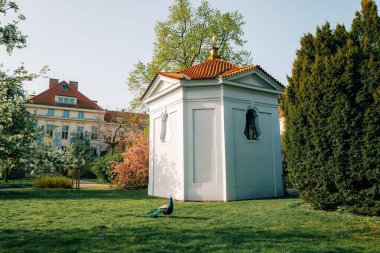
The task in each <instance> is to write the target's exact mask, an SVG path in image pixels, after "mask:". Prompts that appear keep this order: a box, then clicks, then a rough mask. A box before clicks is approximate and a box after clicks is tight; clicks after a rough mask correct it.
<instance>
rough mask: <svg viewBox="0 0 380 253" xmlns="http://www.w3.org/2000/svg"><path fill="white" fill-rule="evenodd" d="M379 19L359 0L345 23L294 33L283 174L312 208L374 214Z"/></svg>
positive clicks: (378, 160)
mask: <svg viewBox="0 0 380 253" xmlns="http://www.w3.org/2000/svg"><path fill="white" fill-rule="evenodd" d="M379 69H380V18H379V16H378V14H377V8H376V5H375V3H374V2H373V1H371V0H363V1H362V11H361V13H359V12H357V13H356V17H355V19H354V21H353V24H352V28H351V30H350V31H347V30H346V29H345V27H344V26H342V25H338V26H337V27H336V28H335V30H334V31H331V29H330V26H329V24H328V23H326V24H325V25H324V26H323V27H321V28H320V27H318V28H317V31H316V35H315V36H314V35H312V34H307V35H305V36H304V37H303V38H302V39H301V48H300V50H298V51H297V58H296V60H295V62H294V65H293V71H292V77H290V78H288V79H289V86H288V88H287V89H286V92H285V97H284V102H283V109H284V113H285V119H286V130H285V154H286V162H287V166H288V171H289V175H290V177H291V178H292V180H293V183H295V185H296V187H297V188H298V189H299V190H301V192H302V196H303V198H304V199H305V200H306V201H308V202H309V203H310V204H311V205H312V207H314V208H317V209H325V210H335V209H337V208H338V207H340V206H343V207H345V208H348V209H351V210H352V211H354V212H358V213H364V214H372V215H375V214H378V215H379V214H380V209H379V205H378V204H377V203H378V202H376V201H379V200H380V190H379V189H380V185H379V183H380V181H379V180H380V117H379V115H380V72H379Z"/></svg>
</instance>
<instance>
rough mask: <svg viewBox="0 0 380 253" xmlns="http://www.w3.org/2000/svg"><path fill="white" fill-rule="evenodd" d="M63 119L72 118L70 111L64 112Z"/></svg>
mask: <svg viewBox="0 0 380 253" xmlns="http://www.w3.org/2000/svg"><path fill="white" fill-rule="evenodd" d="M63 117H64V118H70V111H69V110H63Z"/></svg>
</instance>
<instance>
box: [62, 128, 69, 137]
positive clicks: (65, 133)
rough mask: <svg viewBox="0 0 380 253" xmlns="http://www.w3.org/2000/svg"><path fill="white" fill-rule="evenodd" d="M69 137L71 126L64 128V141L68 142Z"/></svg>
mask: <svg viewBox="0 0 380 253" xmlns="http://www.w3.org/2000/svg"><path fill="white" fill-rule="evenodd" d="M68 136H69V126H62V140H67V138H68Z"/></svg>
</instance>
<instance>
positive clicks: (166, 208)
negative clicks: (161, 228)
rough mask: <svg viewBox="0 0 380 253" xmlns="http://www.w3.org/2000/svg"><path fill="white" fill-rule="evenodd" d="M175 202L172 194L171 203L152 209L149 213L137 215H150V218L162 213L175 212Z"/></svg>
mask: <svg viewBox="0 0 380 253" xmlns="http://www.w3.org/2000/svg"><path fill="white" fill-rule="evenodd" d="M173 209H174V204H173V198H172V197H171V196H170V198H169V205H163V206H160V207H159V208H158V209H154V210H152V211H150V212H149V213H147V214H140V215H137V217H148V218H157V217H158V215H160V213H162V214H164V215H170V214H172V213H173Z"/></svg>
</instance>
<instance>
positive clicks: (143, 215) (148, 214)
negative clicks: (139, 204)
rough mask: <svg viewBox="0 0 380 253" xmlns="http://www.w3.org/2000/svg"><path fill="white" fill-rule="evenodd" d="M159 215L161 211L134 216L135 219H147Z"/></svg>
mask: <svg viewBox="0 0 380 253" xmlns="http://www.w3.org/2000/svg"><path fill="white" fill-rule="evenodd" d="M160 213H161V209H157V210H153V211H152V212H150V213H146V214H139V215H136V216H137V217H147V218H156V217H158V215H159V214H160Z"/></svg>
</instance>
